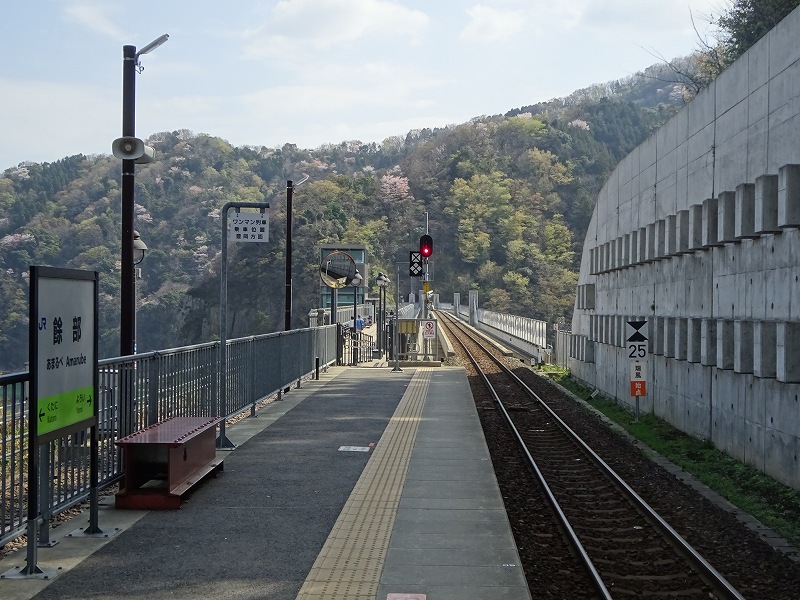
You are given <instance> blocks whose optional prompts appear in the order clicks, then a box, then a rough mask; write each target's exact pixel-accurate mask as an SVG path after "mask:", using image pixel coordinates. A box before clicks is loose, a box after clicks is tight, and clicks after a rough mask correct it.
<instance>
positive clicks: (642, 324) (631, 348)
mask: <svg viewBox="0 0 800 600" xmlns="http://www.w3.org/2000/svg"><path fill="white" fill-rule="evenodd" d="M646 334H647V321H628V338H627V342H626V346H627V348H628V358H630V359H631V360H643V359H645V358H647V335H646Z"/></svg>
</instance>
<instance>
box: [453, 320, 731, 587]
mask: <svg viewBox="0 0 800 600" xmlns="http://www.w3.org/2000/svg"><path fill="white" fill-rule="evenodd" d="M440 314H446V313H440ZM446 317H447V320H448V322H450V323H458V322H457V321H456V320H455V319H453V317H451V316H450V315H446ZM458 324H459V325H460V323H458ZM463 333H464V335H466V336H467V337H469V338H470V339H471V340H472V341H473V342H475V343H476V344H478V346H480V347H481V348H483V349H484V350H485V344H484V343H483V342H481V341H480V340H478V339H477V338H476V337H475V336H474V335H472V334H471V333H470V332H469V331H467V330H464V331H463ZM487 341H488V340H487ZM462 346H463V344H462ZM464 350H465V351H466V352H467V354H468V355H469V356H470V359H471V360H472V361H473V363H474V360H475V359H474V358H473V357H472V355H471V354H470V353H469V351H467V349H466V347H464ZM486 354H487V355H488V356H489V357H490V358H491V359H492V360H493V361H494V362H495V364H497V366H499V367H500V368H501V369H502V370H503V371H504V372H505V373H506V374H507V375H509V376H510V377H511V378H512V379H514V380H515V381H516V382H517V383H518V384H519V386H520V387H522V388H523V389H524V390H525V391H526V392H527V393H528V394H529V395H530V396H531V397H532V398H533V399H534V400H536V401H537V402H538V403H539V404H541V406H542V407H543V408H544V409H545V410H546V411H547V413H548V414H549V415H550V416H551V417H552V418H553V419H554V420H555V422H556V423H557V424H558V425H559V427H561V428H562V429H563V430H564V431H565V432H566V433H567V435H568V436H569V437H570V438H571V439H572V440H573V441H574V442H575V443H576V444H578V445H579V446H580V447H581V448H582V449H583V450H584V451H585V452H586V453H587V454H588V455H589V457H590V458H591V459H592V461H593V462H594V463H595V464H596V465H597V466H598V467H600V469H601V470H602V471H603V472H604V473H605V474H606V475H607V476H608V477H609V478H610V479H611V480H612V481H613V482H614V483H615V484H616V485H617V487H618V488H619V489H621V490H622V491H623V492H624V493H625V495H626V496H628V498H629V499H630V500H631V501H632V502H633V503H634V504H635V505H636V507H637V508H638V509H640V510H641V511H642V512H643V513H644V515H645V516H646V517H647V518H648V519H650V521H651V523H653V525H655V526H656V528H658V529H659V530H660V531H661V533H662V535H663V536H664V537H665V538H666V539H667V540H668V541H669V542H670V544H671V545H672V546H673V547H674V548H675V550H676V551H677V552H678V554H680V555H681V556H682V557H683V558H684V559H686V560H687V562H688V563H689V564H690V565H691V566H692V568H694V570H695V571H696V572H697V573H698V574H699V575H700V577H701V579H703V580H704V581H705V582H706V583H707V584H708V585H709V586H710V587H711V588H713V590H714V592H715V593H716V594H718V595H719V597H720V599H721V600H722V599H725V600H745V598H744V596H742V595H741V594H740V593H739V592H738V591H737V590H736V588H734V587H733V586H732V585H731V584H730V582H729V581H728V580H727V579H725V577H723V575H722V574H721V573H719V571H717V570H716V569H715V568H714V567H713V566H712V565H711V564H710V563H709V562H708V561H707V560H706V559H705V558H703V557H702V556H701V555H700V554H699V553H698V552H697V550H695V549H694V548H693V547H692V546H691V545H690V544H689V543H688V542H687V541H686V540H685V539H684V538H683V536H681V535H680V534H679V533H678V532H677V531H675V530H674V529H673V528H672V527H671V526H670V525H669V523H667V522H666V521H665V520H664V519H663V518H662V517H661V516H660V515H659V514H658V513H657V512H656V511H655V510H654V509H653V508H652V507H651V506H650V505H649V504H648V503H647V502H646V501H645V500H644V499H643V498H642V497H641V496H640V495H639V494H638V493H637V492H636V491H635V490H634V489H633V488H632V487H631V486H630V485H628V483H627V482H626V481H625V480H623V479H622V478H621V477H620V476H619V475H618V474H617V473H616V472H615V471H614V470H613V469H612V468H611V467H610V466H609V465H608V464H607V463H606V462H605V461H604V460H603V459H602V458H600V456H598V454H597V453H596V452H595V451H594V450H592V448H591V447H589V445H588V444H587V443H586V442H584V441H583V439H581V437H580V436H578V434H577V433H575V432H574V431H573V430H572V429H571V428H570V427H569V425H567V424H566V423H565V422H564V421H563V420H562V419H561V417H559V416H558V415H557V414H556V413H555V411H553V409H552V408H550V406H548V404H547V403H546V402H545V401H544V400H542V399H541V398H540V397H539V395H538V394H537V393H536V392H534V391H533V390H532V389H531V388H530V387H528V385H527V384H526V383H525V382H524V381H522V380H521V379H520V378H519V377H518V376H517V375H516V374H514V373H513V372H512V371H511V370H510V369H509V368H508V367H506V366H505V365H504V364H503V363H502V362H501V361H500V360H499V359H498V358H497V357H495V356H494V355H493V354H492V353H491V352H488V351H486ZM475 367H476V368H478V369H479V372H480V373H481V375H482V376H483V377H484V380H485V379H486V376H485V375H484V374H483V371H481V370H480V368H479V367H478V366H477V364H475ZM492 394H493V395H495V398H497V396H496V394H494V391H492ZM497 401H498V403H499V405H500V406H501V407H502V402H501V401H499V399H497ZM503 413H504V414H505V415H506V418H507V419H508V420H509V422H510V418H511V417H510V415H508V413H507V412H506V410H505V408H504V407H503ZM512 427H513V425H512ZM513 430H514V432H515V435H516V436H517V439H518V440H519V441H520V442H521V438H520V437H519V433H518V432H517V430H516V428H513ZM525 453H526V454H527V449H526V450H525ZM537 470H538V469H537Z"/></svg>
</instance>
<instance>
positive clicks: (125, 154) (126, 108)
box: [114, 34, 169, 356]
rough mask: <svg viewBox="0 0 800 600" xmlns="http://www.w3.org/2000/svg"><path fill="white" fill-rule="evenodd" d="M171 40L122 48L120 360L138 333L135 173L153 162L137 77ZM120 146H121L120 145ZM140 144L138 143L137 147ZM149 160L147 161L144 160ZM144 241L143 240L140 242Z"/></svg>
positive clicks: (129, 351) (116, 149)
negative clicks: (139, 122) (143, 131)
mask: <svg viewBox="0 0 800 600" xmlns="http://www.w3.org/2000/svg"><path fill="white" fill-rule="evenodd" d="M168 39H169V35H167V34H164V35H162V36H161V37H159V38H158V39H155V40H153V41H152V42H150V43H149V44H147V45H146V46H145V47H144V48H142V49H141V50H139V51H138V52H137V51H136V46H123V47H122V138H119V140H117V141H116V142H115V144H114V156H118V157H119V158H122V257H121V272H120V296H121V297H120V340H119V346H120V347H119V353H120V356H128V355H130V354H133V353H134V352H135V345H136V340H135V331H136V312H135V310H136V309H135V303H136V298H135V295H136V289H135V280H134V277H135V274H134V270H133V266H134V262H133V250H134V244H135V239H134V232H133V212H134V211H133V203H134V170H135V164H136V162H137V161H139V162H145V161H146V160H148V159H147V158H146V157H147V156H148V155H149V159H150V160H152V150H151V151H150V152H149V153H148V152H146V150H145V147H144V144H143V143H142V142H141V141H140V140H136V137H135V136H136V73H137V71H138V72H139V73H141V72H142V70H143V67H142V66H141V65H140V64H139V57H140V56H141V55H142V54H147V53H148V52H151V51H152V50H155V49H156V48H158V47H159V46H160V45H161V44H163V43H164V42H166V41H167V40H168ZM117 142H121V143H120V144H117ZM137 142H138V143H137ZM143 158H144V159H145V160H144V161H143V160H141V159H143ZM140 241H141V240H140Z"/></svg>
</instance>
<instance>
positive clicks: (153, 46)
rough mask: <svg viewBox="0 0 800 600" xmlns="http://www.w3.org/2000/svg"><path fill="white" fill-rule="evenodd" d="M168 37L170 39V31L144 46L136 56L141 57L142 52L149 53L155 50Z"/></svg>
mask: <svg viewBox="0 0 800 600" xmlns="http://www.w3.org/2000/svg"><path fill="white" fill-rule="evenodd" d="M168 39H169V34H168V33H165V34H164V35H162V36H161V37H158V38H156V39H154V40H153V41H152V42H150V43H149V44H147V45H146V46H145V47H144V48H142V49H141V50H139V51H138V52H137V53H136V58H139V57H140V56H141V55H142V54H147V53H148V52H152V51H153V50H155V49H156V48H158V47H159V46H161V45H162V44H163V43H164V42H166V41H167V40H168Z"/></svg>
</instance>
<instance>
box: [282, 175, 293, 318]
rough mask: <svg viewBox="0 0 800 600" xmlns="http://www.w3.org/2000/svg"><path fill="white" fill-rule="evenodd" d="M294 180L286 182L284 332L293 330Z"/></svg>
mask: <svg viewBox="0 0 800 600" xmlns="http://www.w3.org/2000/svg"><path fill="white" fill-rule="evenodd" d="M293 191H294V186H292V180H291V179H289V180H287V181H286V300H285V304H284V307H285V315H284V320H283V325H284V327H283V328H284V331H289V330H290V329H291V328H292V192H293Z"/></svg>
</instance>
